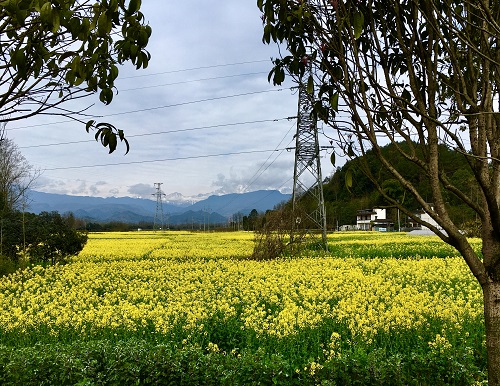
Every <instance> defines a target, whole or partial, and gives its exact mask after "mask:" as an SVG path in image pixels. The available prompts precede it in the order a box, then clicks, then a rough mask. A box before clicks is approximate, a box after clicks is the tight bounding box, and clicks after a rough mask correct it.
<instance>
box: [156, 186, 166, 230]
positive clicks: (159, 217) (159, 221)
mask: <svg viewBox="0 0 500 386" xmlns="http://www.w3.org/2000/svg"><path fill="white" fill-rule="evenodd" d="M154 185H155V188H156V193H153V196H156V212H155V220H154V223H153V231H156V229H158V225H159V229H160V230H161V229H163V202H162V198H163V196H165V193H163V192H162V191H161V186H162V185H163V182H155V184H154Z"/></svg>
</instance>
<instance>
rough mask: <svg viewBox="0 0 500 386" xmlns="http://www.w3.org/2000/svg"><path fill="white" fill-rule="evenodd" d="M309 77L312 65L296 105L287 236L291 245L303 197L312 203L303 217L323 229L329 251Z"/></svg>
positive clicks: (299, 219)
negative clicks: (290, 211) (298, 209)
mask: <svg viewBox="0 0 500 386" xmlns="http://www.w3.org/2000/svg"><path fill="white" fill-rule="evenodd" d="M310 76H312V68H311V65H308V66H306V71H305V73H304V75H303V76H302V77H301V79H300V81H299V106H298V113H297V133H296V135H295V166H294V171H293V193H292V210H293V213H294V216H293V219H294V220H293V223H292V232H291V235H290V237H291V241H292V242H293V234H294V230H295V229H297V228H299V227H300V226H301V225H300V223H301V222H302V221H304V220H306V219H302V218H301V217H299V216H296V215H295V213H297V208H298V205H299V201H300V200H301V199H304V198H305V197H306V196H310V197H311V199H312V201H313V202H312V206H311V207H312V208H313V209H312V211H309V212H308V211H306V212H305V216H306V217H307V218H308V220H309V221H308V222H310V223H312V224H313V226H314V227H315V228H316V229H320V230H322V232H323V244H324V246H325V249H328V247H327V240H326V212H325V200H324V197H323V178H322V176H321V162H320V154H319V151H320V147H319V141H318V126H317V118H316V114H313V106H314V93H313V92H311V91H312V90H307V85H306V84H304V81H303V80H304V79H306V82H308V80H309V77H310ZM308 91H309V92H308ZM311 177H312V178H311ZM311 181H312V183H311ZM308 182H309V183H308ZM304 225H305V224H303V225H302V226H304Z"/></svg>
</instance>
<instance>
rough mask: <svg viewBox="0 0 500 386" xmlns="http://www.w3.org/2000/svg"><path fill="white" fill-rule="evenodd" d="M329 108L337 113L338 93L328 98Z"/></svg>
mask: <svg viewBox="0 0 500 386" xmlns="http://www.w3.org/2000/svg"><path fill="white" fill-rule="evenodd" d="M330 106H331V107H332V109H333V110H334V111H339V93H338V92H336V93H335V94H333V95H332V96H331V97H330Z"/></svg>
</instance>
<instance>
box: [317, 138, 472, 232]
mask: <svg viewBox="0 0 500 386" xmlns="http://www.w3.org/2000/svg"><path fill="white" fill-rule="evenodd" d="M399 145H400V146H403V147H404V146H405V145H404V144H399ZM440 150H441V154H440V166H441V168H442V170H443V171H444V172H445V173H446V175H447V177H448V178H449V179H450V181H451V182H452V183H453V184H455V185H456V186H457V187H459V188H460V189H463V191H464V192H466V193H467V194H470V195H471V196H472V198H473V199H477V188H476V186H475V185H474V184H473V177H472V172H471V169H470V167H469V165H468V164H467V161H466V159H465V157H464V156H463V155H462V154H460V153H458V152H455V151H452V150H450V149H448V148H447V147H445V146H442V147H441V149H440ZM382 152H383V154H385V155H386V156H387V157H388V158H389V159H390V160H391V163H393V164H394V165H398V169H399V170H405V171H406V174H405V176H406V177H407V178H409V179H410V181H411V182H412V183H413V184H414V185H415V186H417V187H418V189H419V191H420V193H421V194H422V196H423V197H428V201H429V202H432V195H431V192H430V188H429V184H428V183H427V181H426V178H425V176H424V174H423V173H424V172H423V171H422V170H421V169H420V168H419V167H418V166H416V165H415V164H413V163H412V162H410V161H408V160H406V159H404V158H403V157H401V156H400V155H399V154H398V153H397V151H396V150H395V147H394V145H387V146H386V147H384V148H383V149H382ZM366 157H367V158H368V165H370V170H371V173H372V174H373V175H374V176H376V178H377V180H378V181H379V183H380V184H381V186H382V188H383V189H384V190H385V191H386V192H387V193H388V194H389V195H390V196H391V197H393V198H395V199H397V200H399V201H400V202H404V203H405V205H406V206H407V207H409V208H410V209H412V210H417V209H419V208H420V206H419V205H418V203H417V202H416V201H415V200H414V198H413V197H412V196H411V194H409V192H405V190H404V189H403V187H402V186H401V185H400V184H399V182H398V181H396V180H395V179H394V178H393V176H392V175H390V174H389V173H388V172H387V171H386V170H385V169H383V168H382V167H381V164H380V161H378V160H377V159H376V157H375V156H374V154H373V153H372V152H368V153H367V155H366ZM357 163H358V160H357V159H354V160H351V161H349V162H347V163H346V164H345V165H344V166H343V167H341V168H337V169H336V171H335V173H334V174H333V175H332V176H331V177H330V178H328V179H327V182H326V183H325V184H324V186H323V189H324V196H325V205H326V211H327V220H328V225H329V227H336V226H337V225H344V224H355V223H356V211H357V210H359V209H366V208H371V207H374V206H379V205H380V206H383V205H387V204H388V203H387V202H386V201H385V200H384V198H383V197H382V196H381V194H380V193H379V192H378V191H377V190H376V188H375V185H374V184H373V183H372V182H371V181H370V179H369V178H368V177H367V176H366V175H365V174H364V173H363V172H362V171H361V168H359V167H358V166H357ZM348 170H350V171H351V173H352V176H353V178H352V181H353V186H352V187H351V188H350V189H347V187H346V185H345V180H346V174H347V172H348ZM446 198H447V202H448V203H449V205H450V213H451V216H452V218H454V219H455V221H457V222H458V223H459V224H461V223H463V222H466V221H470V220H473V219H474V213H473V212H472V210H471V209H470V208H469V207H467V206H465V205H463V204H462V205H461V204H460V202H459V200H458V199H457V198H456V197H455V196H454V195H453V194H451V193H447V194H446ZM389 213H390V214H389V215H388V216H393V217H394V218H395V216H396V213H395V211H394V213H391V211H389Z"/></svg>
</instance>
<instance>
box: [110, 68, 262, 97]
mask: <svg viewBox="0 0 500 386" xmlns="http://www.w3.org/2000/svg"><path fill="white" fill-rule="evenodd" d="M260 74H267V72H266V71H261V72H249V73H246V74H236V75H224V76H214V77H211V78H201V79H191V80H182V81H179V82H172V83H163V84H155V85H152V86H143V87H135V88H126V89H123V90H122V89H120V90H119V91H120V92H125V91H135V90H144V89H148V88H155V87H165V86H176V85H179V84H185V83H194V82H204V81H207V80H217V79H227V78H237V77H240V76H248V75H260Z"/></svg>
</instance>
